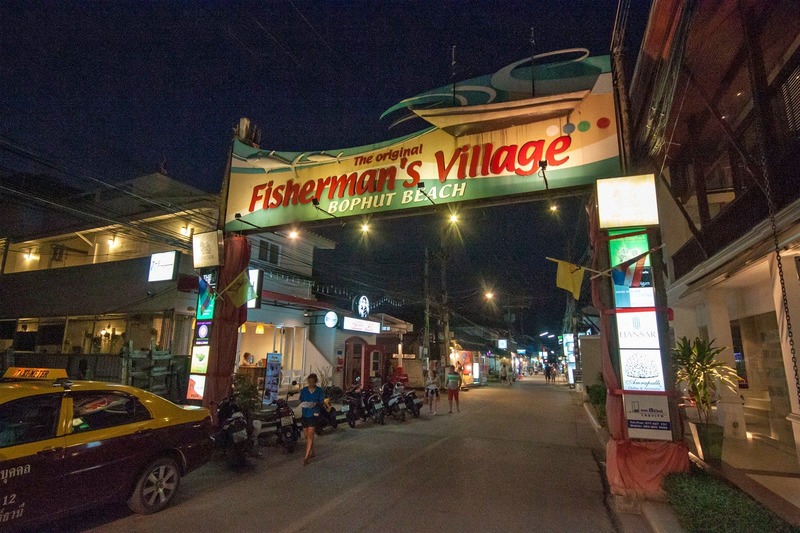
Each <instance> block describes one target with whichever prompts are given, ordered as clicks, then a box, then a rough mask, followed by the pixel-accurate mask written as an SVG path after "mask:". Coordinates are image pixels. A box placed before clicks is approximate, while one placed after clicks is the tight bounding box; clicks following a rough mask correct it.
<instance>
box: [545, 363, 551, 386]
mask: <svg viewBox="0 0 800 533" xmlns="http://www.w3.org/2000/svg"><path fill="white" fill-rule="evenodd" d="M551 374H552V370H551V369H550V365H544V381H545V383H550V375H551Z"/></svg>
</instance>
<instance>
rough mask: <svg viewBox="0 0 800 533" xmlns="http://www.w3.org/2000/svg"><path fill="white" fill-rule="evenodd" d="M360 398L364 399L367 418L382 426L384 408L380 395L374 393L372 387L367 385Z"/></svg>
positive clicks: (383, 422) (384, 419)
mask: <svg viewBox="0 0 800 533" xmlns="http://www.w3.org/2000/svg"><path fill="white" fill-rule="evenodd" d="M362 397H363V398H364V405H365V412H366V414H367V416H368V417H370V418H372V420H374V421H375V422H376V423H378V424H381V425H384V424H385V423H386V407H385V406H384V404H383V401H382V400H381V397H380V395H379V394H377V393H376V392H374V391H373V390H372V387H370V386H369V385H367V387H366V388H364V390H363V391H362Z"/></svg>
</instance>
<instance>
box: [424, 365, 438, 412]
mask: <svg viewBox="0 0 800 533" xmlns="http://www.w3.org/2000/svg"><path fill="white" fill-rule="evenodd" d="M425 396H426V397H427V398H428V412H429V413H433V416H436V409H438V407H439V376H438V375H437V374H436V370H431V372H430V374H428V381H427V382H425Z"/></svg>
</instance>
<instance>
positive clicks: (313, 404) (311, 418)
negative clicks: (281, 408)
mask: <svg viewBox="0 0 800 533" xmlns="http://www.w3.org/2000/svg"><path fill="white" fill-rule="evenodd" d="M306 381H307V382H308V386H306V387H303V390H301V391H300V407H302V408H303V416H302V417H301V418H300V423H301V424H302V425H303V433H304V434H305V436H306V457H305V459H303V465H304V466H305V465H307V464H308V462H309V461H310V460H311V458H312V457H314V455H316V454H315V453H314V435H315V434H316V430H317V422H319V413H320V407H321V406H322V403H323V402H324V401H325V391H323V390H322V388H321V387H317V375H316V374H309V375H308V377H307V378H306Z"/></svg>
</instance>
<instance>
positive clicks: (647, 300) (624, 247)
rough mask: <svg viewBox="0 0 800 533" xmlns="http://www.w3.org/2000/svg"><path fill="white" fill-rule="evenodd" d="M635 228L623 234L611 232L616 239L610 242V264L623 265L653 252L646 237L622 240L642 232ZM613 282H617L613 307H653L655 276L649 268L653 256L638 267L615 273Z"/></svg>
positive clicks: (637, 265)
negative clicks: (628, 234) (650, 250)
mask: <svg viewBox="0 0 800 533" xmlns="http://www.w3.org/2000/svg"><path fill="white" fill-rule="evenodd" d="M642 230H643V228H642V229H639V228H632V229H628V230H624V231H609V232H608V233H609V235H610V236H612V237H617V238H615V239H611V240H610V241H608V248H609V253H610V255H611V264H612V265H620V264H623V263H625V262H626V261H628V260H632V259H635V258H636V257H637V256H639V255H641V254H643V253H645V252H646V251H647V250H649V249H650V245H649V241H648V238H647V234H646V233H642V234H640V235H631V236H628V237H619V236H620V235H625V234H627V233H637V232H640V231H642ZM611 278H612V279H613V280H614V303H615V305H616V306H617V307H618V308H619V307H653V306H654V305H655V296H654V294H655V293H654V291H653V276H652V271H651V268H650V256H649V255H646V256H645V257H643V258H642V259H640V260H639V261H637V262H636V263H634V264H632V265H630V266H628V267H627V268H624V269H619V268H617V269H613V270H612V271H611Z"/></svg>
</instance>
